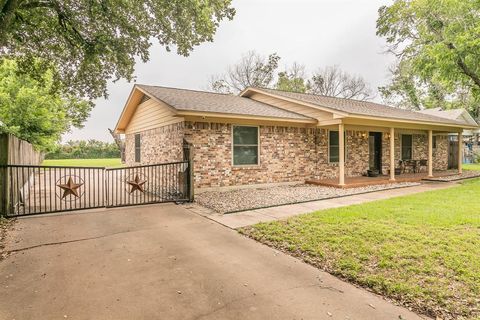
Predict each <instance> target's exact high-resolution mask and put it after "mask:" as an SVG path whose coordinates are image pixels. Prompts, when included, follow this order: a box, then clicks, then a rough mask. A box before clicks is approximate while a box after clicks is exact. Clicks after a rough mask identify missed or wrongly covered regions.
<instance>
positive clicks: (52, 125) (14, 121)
mask: <svg viewBox="0 0 480 320" xmlns="http://www.w3.org/2000/svg"><path fill="white" fill-rule="evenodd" d="M32 68H35V74H36V75H37V76H36V77H32V76H28V75H21V74H19V73H18V65H17V63H16V62H15V61H14V60H7V59H5V60H3V61H0V120H1V123H0V131H3V132H7V133H11V134H14V135H16V136H17V137H19V138H21V139H24V140H26V141H28V142H30V143H32V144H33V145H34V146H36V147H38V148H39V149H41V150H48V149H50V148H52V147H53V145H54V144H55V143H56V142H57V141H58V140H60V137H61V135H62V134H63V133H65V132H67V131H68V130H69V129H70V127H72V126H73V127H77V128H80V127H81V126H82V123H83V122H84V121H85V119H86V118H87V117H88V114H89V112H90V110H91V108H92V105H91V104H90V103H88V102H86V101H83V100H79V99H77V98H76V97H75V96H71V95H68V94H60V93H59V92H58V90H56V87H55V81H54V76H53V74H54V72H53V71H52V70H51V69H48V70H42V69H41V66H40V65H38V64H36V63H34V64H33V66H32Z"/></svg>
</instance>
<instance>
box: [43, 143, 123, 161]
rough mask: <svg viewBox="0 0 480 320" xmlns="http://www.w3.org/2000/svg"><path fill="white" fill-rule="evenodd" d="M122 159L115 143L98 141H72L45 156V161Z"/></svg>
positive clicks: (58, 146)
mask: <svg viewBox="0 0 480 320" xmlns="http://www.w3.org/2000/svg"><path fill="white" fill-rule="evenodd" d="M104 158H120V150H119V148H118V146H117V144H116V143H114V142H103V141H98V140H88V141H85V140H70V141H67V142H66V143H64V144H61V145H57V146H56V147H55V149H54V150H53V151H52V152H50V153H47V154H46V155H45V159H104Z"/></svg>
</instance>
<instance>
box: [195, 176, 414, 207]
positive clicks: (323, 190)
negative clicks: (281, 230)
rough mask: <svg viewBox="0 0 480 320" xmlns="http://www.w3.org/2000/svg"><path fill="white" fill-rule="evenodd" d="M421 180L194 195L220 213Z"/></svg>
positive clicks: (395, 186) (303, 200) (256, 189)
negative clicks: (343, 186) (348, 186)
mask: <svg viewBox="0 0 480 320" xmlns="http://www.w3.org/2000/svg"><path fill="white" fill-rule="evenodd" d="M416 185H419V183H414V182H402V183H391V184H383V185H371V186H365V187H358V188H348V189H340V188H334V187H325V186H316V185H309V184H297V185H290V186H278V187H271V188H254V189H238V190H232V191H208V192H203V193H199V194H197V195H196V196H195V201H196V202H197V203H198V204H200V205H202V206H204V207H207V208H210V209H212V210H214V211H215V212H217V213H232V212H237V211H245V210H252V209H259V208H265V207H272V206H280V205H285V204H292V203H299V202H307V201H315V200H322V199H330V198H337V197H343V196H349V195H354V194H360V193H367V192H373V191H380V190H389V189H396V188H402V187H410V186H416Z"/></svg>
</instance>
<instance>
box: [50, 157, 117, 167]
mask: <svg viewBox="0 0 480 320" xmlns="http://www.w3.org/2000/svg"><path fill="white" fill-rule="evenodd" d="M42 165H43V166H67V167H110V168H116V167H121V166H122V162H121V161H120V158H118V159H116V158H114V159H55V160H44V161H43V163H42Z"/></svg>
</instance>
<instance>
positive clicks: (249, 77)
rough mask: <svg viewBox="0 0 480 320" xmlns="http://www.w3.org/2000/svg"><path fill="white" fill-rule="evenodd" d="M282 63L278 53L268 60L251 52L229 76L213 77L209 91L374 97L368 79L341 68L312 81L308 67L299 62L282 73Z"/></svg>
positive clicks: (315, 76) (320, 72)
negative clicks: (249, 89) (256, 90)
mask: <svg viewBox="0 0 480 320" xmlns="http://www.w3.org/2000/svg"><path fill="white" fill-rule="evenodd" d="M279 61H280V57H279V56H278V55H277V54H276V53H273V54H271V55H269V56H268V58H265V57H262V56H261V55H259V54H258V53H256V52H255V51H250V52H248V53H247V54H244V55H243V56H242V58H241V60H240V61H239V62H238V63H236V64H235V65H233V66H230V67H229V68H228V70H227V72H226V74H223V75H217V76H212V77H211V78H210V81H209V89H210V90H212V91H215V92H220V93H230V94H231V93H238V92H240V91H242V90H244V89H245V88H247V87H258V88H273V89H277V90H282V91H290V92H301V93H312V94H319V95H326V96H333V97H341V98H351V99H359V100H369V99H372V98H373V97H374V94H373V90H372V89H370V86H369V85H368V83H367V81H366V80H365V79H363V78H362V77H360V76H355V75H351V74H349V73H347V72H345V71H342V70H341V69H340V67H339V66H328V67H325V68H323V69H318V70H317V71H316V72H314V73H313V74H312V76H311V77H310V78H309V76H308V75H307V72H306V71H305V66H304V65H302V64H299V63H296V62H295V63H293V64H292V65H291V66H290V67H286V68H285V69H284V70H283V71H280V72H279V71H278V64H279Z"/></svg>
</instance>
